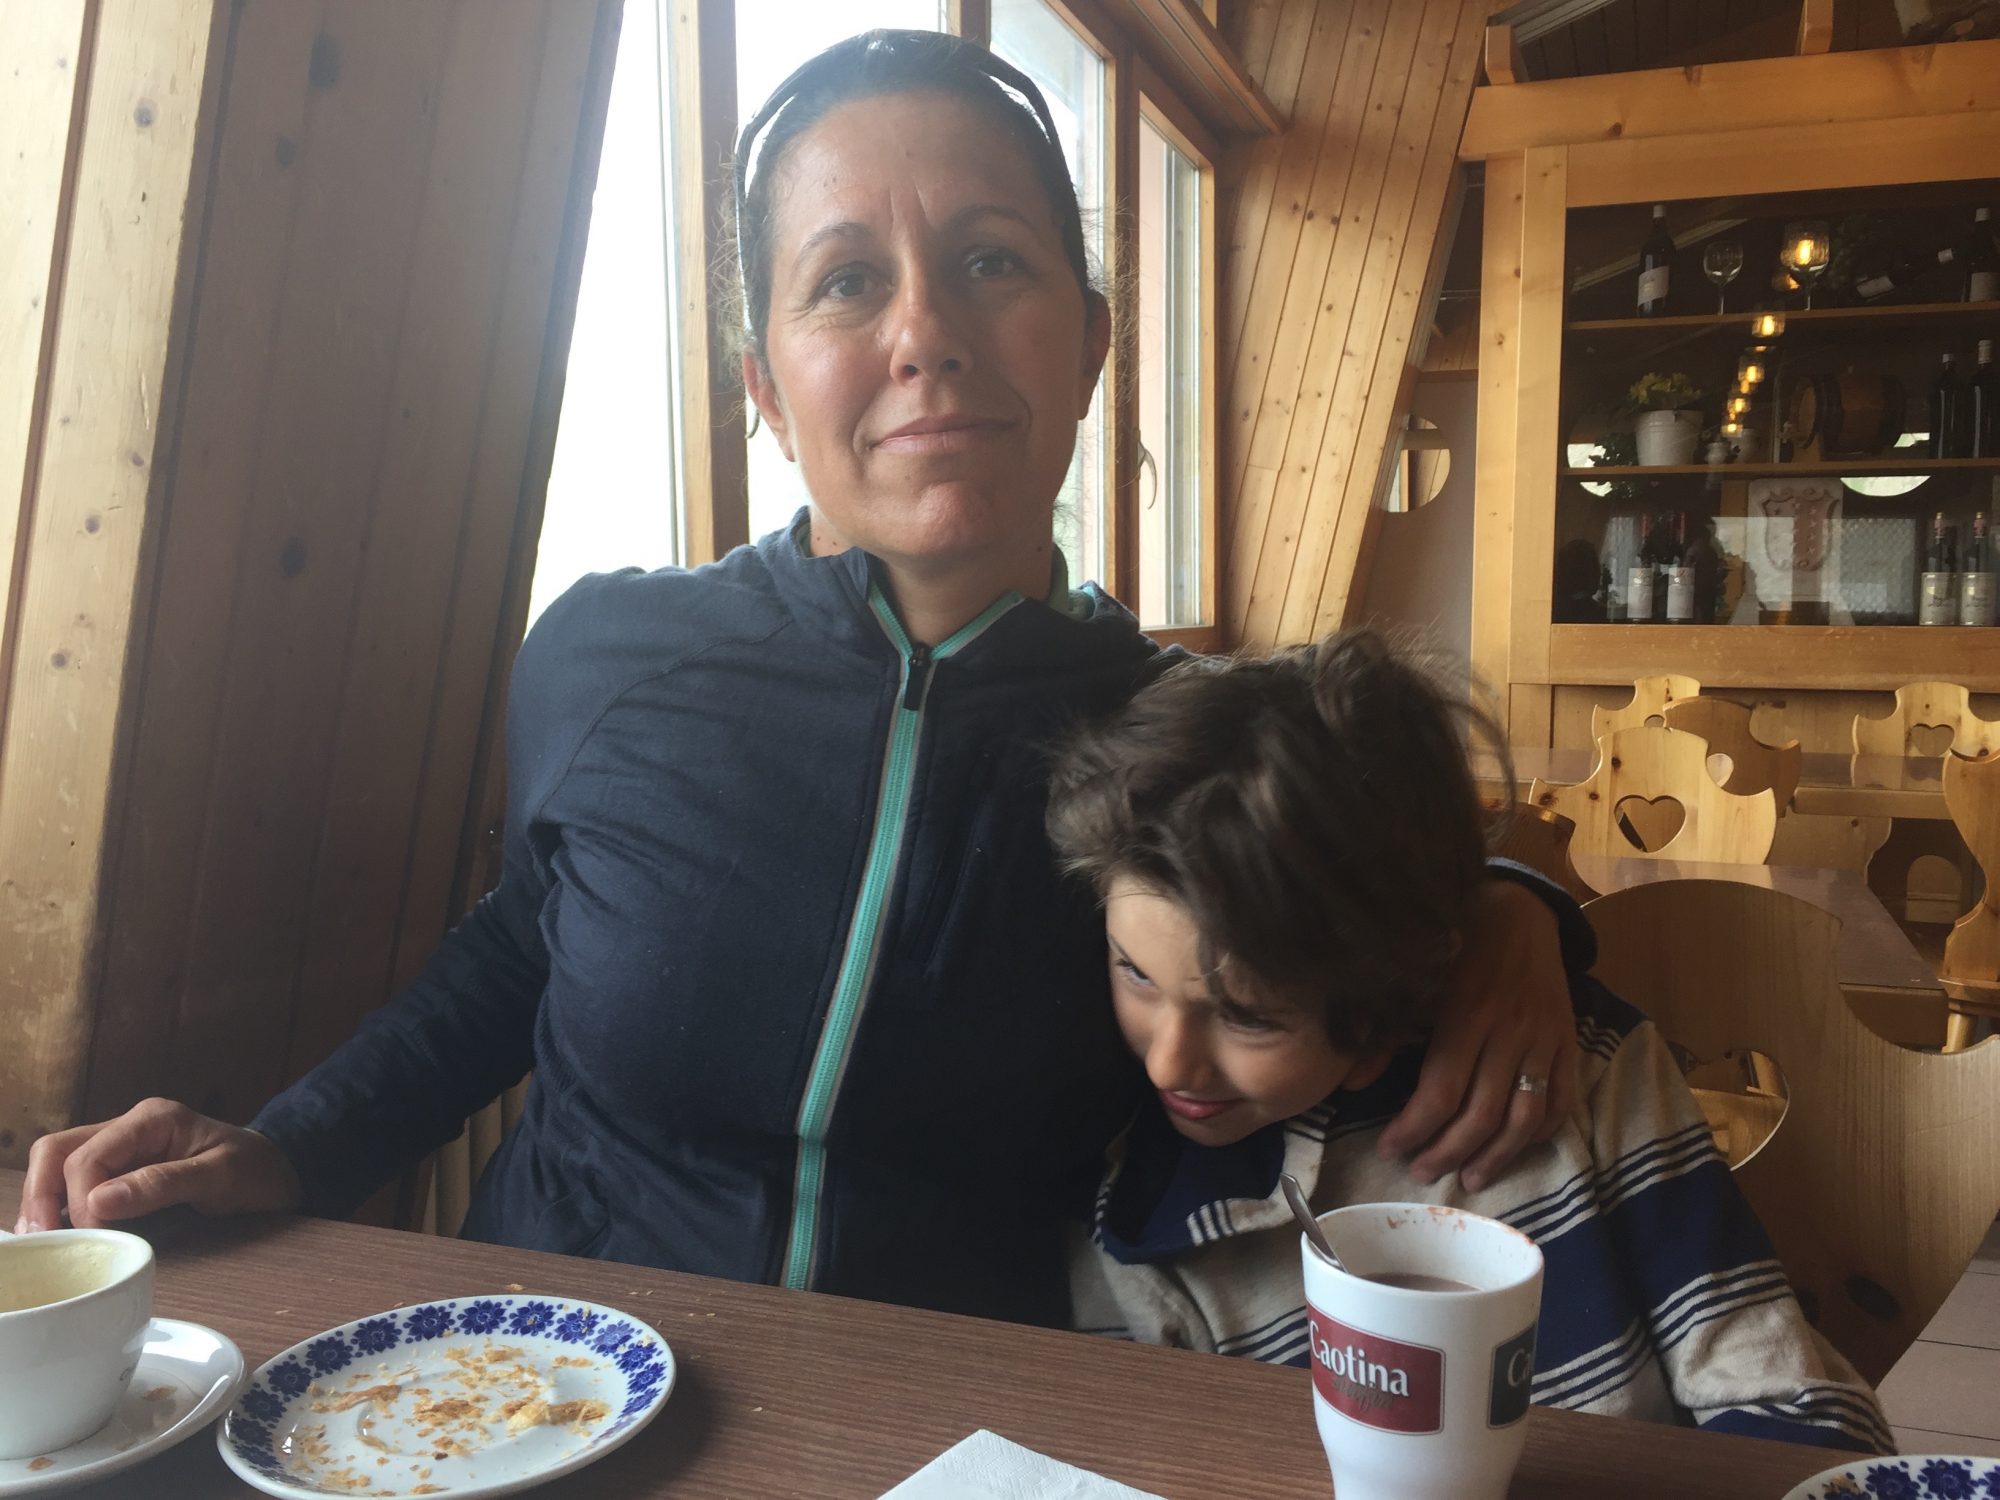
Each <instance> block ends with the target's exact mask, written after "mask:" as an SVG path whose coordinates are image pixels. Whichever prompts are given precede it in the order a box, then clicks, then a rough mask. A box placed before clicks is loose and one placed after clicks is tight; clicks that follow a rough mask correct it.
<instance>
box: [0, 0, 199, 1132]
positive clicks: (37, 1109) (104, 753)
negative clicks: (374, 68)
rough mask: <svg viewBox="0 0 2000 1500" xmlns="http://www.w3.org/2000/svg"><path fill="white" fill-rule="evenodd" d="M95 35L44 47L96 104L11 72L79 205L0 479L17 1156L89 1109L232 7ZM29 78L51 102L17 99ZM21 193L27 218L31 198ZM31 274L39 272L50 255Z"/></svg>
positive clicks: (41, 152)
mask: <svg viewBox="0 0 2000 1500" xmlns="http://www.w3.org/2000/svg"><path fill="white" fill-rule="evenodd" d="M25 8H26V7H25V5H24V4H23V3H22V0H16V3H15V4H13V5H11V6H9V7H8V8H7V10H6V12H5V15H6V21H5V24H4V25H0V38H4V39H8V40H12V39H13V38H15V37H19V36H21V34H22V33H21V31H20V29H19V28H20V27H21V26H22V25H23V24H24V23H25V22H26V20H27V18H26V17H24V16H23V15H21V14H20V13H21V12H22V11H23V10H24V9H25ZM42 19H43V20H44V21H46V22H48V23H50V25H51V27H52V28H53V31H54V32H59V31H60V30H61V29H62V23H63V22H65V21H70V20H74V16H73V15H72V14H65V13H63V8H62V7H60V6H58V7H56V8H55V9H54V10H53V11H52V12H51V14H50V15H49V16H47V17H44V18H42ZM32 29H40V27H39V23H33V27H32ZM75 35H76V36H77V37H78V38H79V45H78V46H77V47H76V48H75V49H73V50H72V49H71V48H70V45H69V43H68V41H67V40H59V41H58V40H56V38H55V36H54V35H53V33H52V32H44V34H43V36H42V38H41V43H40V45H39V46H38V47H36V48H35V49H34V50H35V52H38V53H40V57H41V66H42V67H46V65H47V62H48V56H47V50H46V49H47V47H48V45H50V43H51V42H52V41H53V42H55V45H57V46H59V47H61V48H62V49H63V51H64V52H67V53H68V68H73V69H76V70H78V71H79V72H81V73H83V77H81V78H80V79H79V81H78V83H77V85H76V87H77V89H78V92H79V93H80V94H81V95H82V96H83V103H82V108H81V112H80V119H73V117H72V113H71V111H70V110H69V108H68V107H67V105H66V102H65V101H64V100H63V98H62V85H61V82H60V80H56V81H54V82H53V83H52V84H51V83H50V82H49V80H47V78H46V75H44V77H43V79H42V81H41V82H39V83H37V82H33V81H31V83H30V85H29V87H28V88H27V90H26V91H25V93H24V94H23V95H21V96H16V95H15V94H14V93H13V92H12V91H11V80H10V91H9V93H8V95H7V104H6V106H5V108H4V112H5V113H6V114H7V115H8V129H9V131H10V132H18V136H17V139H18V140H19V142H20V144H19V145H18V146H17V147H16V148H15V149H17V150H19V151H21V152H23V153H24V155H23V157H22V158H21V159H20V165H17V166H16V167H15V168H14V169H13V170H16V171H24V169H25V168H26V163H27V162H28V160H29V158H28V157H27V156H26V154H25V153H27V152H28V150H29V142H30V141H35V142H37V143H38V144H37V145H36V147H35V150H34V157H33V160H34V161H35V163H36V165H35V166H34V167H33V168H32V169H26V170H25V171H24V176H33V177H34V178H36V179H38V180H39V182H40V184H41V190H40V193H39V197H38V200H37V201H36V202H35V203H33V204H30V205H29V212H30V213H31V214H34V213H40V214H44V215H46V214H47V213H49V212H50V211H51V208H52V207H53V208H55V210H56V212H57V213H58V217H59V221H60V222H59V225H58V228H57V231H56V232H54V233H52V234H43V235H36V236H33V239H32V243H31V242H30V240H29V239H27V238H24V240H23V241H22V242H21V244H20V245H18V246H17V247H16V253H21V252H27V253H28V254H30V255H32V254H33V253H34V249H35V246H36V245H42V246H46V247H47V248H46V250H45V251H44V252H43V253H46V254H47V255H48V257H49V259H48V261H47V262H46V263H45V264H44V265H43V266H42V277H43V285H44V286H45V287H46V289H47V294H48V297H49V300H48V302H47V305H46V311H45V314H44V316H45V318H46V322H45V324H44V327H43V329H42V336H41V337H40V338H38V339H34V340H32V341H31V342H30V344H29V345H28V346H27V348H30V349H33V350H35V351H36V358H35V359H34V361H33V363H32V364H28V363H27V361H26V360H24V359H22V358H21V356H22V353H23V351H22V350H17V349H9V350H8V352H7V355H6V356H4V357H5V358H7V359H8V360H10V361H15V362H16V363H12V364H10V369H11V370H12V372H13V374H14V375H15V377H16V378H17V382H18V383H15V384H12V385H10V386H9V387H7V388H5V389H0V404H4V405H5V407H6V408H7V418H6V423H7V428H8V429H9V430H11V431H13V432H14V433H16V434H17V436H16V437H15V439H14V440H13V442H12V444H11V445H10V447H9V449H8V451H9V452H10V453H12V454H14V455H15V456H14V458H13V459H12V464H13V473H14V478H15V479H18V480H19V481H20V483H19V488H18V490H16V491H14V492H12V493H7V494H4V495H0V508H5V509H7V510H10V511H12V512H13V513H14V514H15V515H16V516H17V517H18V531H17V532H16V540H15V543H14V545H13V546H12V547H10V549H9V553H10V555H9V557H8V559H7V561H8V563H9V565H10V568H11V577H12V579H13V580H14V584H13V587H11V588H10V589H9V590H8V595H7V614H6V616H5V624H4V626H0V639H4V642H5V645H6V662H5V666H6V683H5V688H4V691H3V692H0V703H4V717H0V1161H7V1162H18V1161H20V1160H22V1159H24V1157H25V1154H26V1151H27V1147H28V1144H29V1142H30V1141H31V1140H32V1138H33V1137H34V1136H35V1135H36V1134H37V1133H39V1132H40V1131H42V1130H44V1129H46V1128H48V1127H49V1126H50V1125H53V1124H58V1123H61V1122H63V1121H64V1120H66V1119H67V1118H68V1117H69V1116H70V1114H71V1113H72V1111H73V1110H74V1108H75V1104H76V1095H77V1089H78V1083H79V1080H80V1078H81V1075H82V1070H83V1059H84V1055H85V1052H86V1049H87V1047H88V1045H89V1038H90V1028H91V1008H92V1005H91V1003H92V998H93V996H92V985H93V982H94V978H95V973H96V969H97V960H98V951H99V948H98V941H97V939H98V933H99V931H100V915H99V914H100V897H101V888H100V887H101V876H102V871H103V856H104V847H105V840H106V836H107V832H108V830H109V829H110V828H111V827H112V826H113V825H114V823H115V820H116V818H117V816H118V801H119V795H120V791H121V785H120V778H119V777H118V775H117V765H116V757H117V750H118V746H119V741H120V731H121V726H122V722H123V715H124V713H125V711H126V708H127V698H128V695H127V692H126V680H125V663H126V656H127V652H128V649H133V648H135V647H136V646H137V645H138V644H140V643H142V642H143V641H144V638H145V618H144V595H145V590H144V575H145V567H146V561H147V556H146V554H147V550H148V548H149V546H150V542H151V535H150V534H151V533H152V532H153V531H154V530H155V529H156V528H157V526H158V524H159V520H160V517H161V515H162V513H163V511H164V509H165V507H166V505H167V499H168V488H169V484H168V480H169V463H168V460H169V455H170V453H171V446H172V439H173V420H174V413H175V409H176V393H177V390H178V386H179V377H180V370H179V368H178V364H177V361H176V359H175V357H174V349H173V341H172V337H171V330H172V329H173V327H174V326H175V322H176V318H177V315H179V314H181V313H182V312H183V311H184V301H185V293H186V288H187V283H188V281H189V280H190V279H191V278H189V277H188V276H187V275H186V271H187V267H188V264H189V261H190V254H189V252H191V250H192V249H193V247H194V246H195V245H196V244H197V243H198V239H199V229H200V218H201V214H200V206H199V197H200V193H201V190H202V183H203V171H202V166H203V161H204V152H203V146H204V141H203V135H202V129H203V125H202V122H203V120H204V118H205V114H206V112H207V109H208V107H209V106H210V105H211V104H212V102H213V93H214V90H215V87H216V83H217V75H218V71H219V70H218V69H217V68H215V66H214V64H215V63H216V62H217V60H218V59H219V57H220V56H221V54H222V52H223V50H224V47H225V36H226V26H225V25H223V24H222V22H221V18H220V17H219V16H218V15H217V14H216V13H215V12H214V11H213V10H212V9H211V6H210V4H209V3H208V0H99V3H97V4H95V5H91V6H87V7H86V8H85V11H84V14H83V19H82V24H81V27H80V28H79V29H78V30H77V32H76V33H75ZM60 55H61V53H59V54H58V56H60ZM11 56H12V54H10V60H11ZM24 61H25V62H26V63H27V65H28V66H27V68H26V70H25V71H27V72H28V73H30V74H32V73H34V72H37V71H39V69H38V67H37V65H36V61H35V57H34V55H33V54H32V53H31V54H30V55H29V56H28V57H27V58H25V59H24ZM86 69H87V72H86V71H85V70H86ZM58 71H59V72H60V71H67V69H66V68H64V67H62V66H61V65H58ZM17 97H18V98H20V99H21V100H22V101H23V103H24V105H33V106H35V110H36V112H35V113H32V114H31V113H30V112H29V111H28V110H27V109H26V108H25V107H24V108H23V110H22V111H21V112H20V113H18V114H17V113H15V111H14V105H15V103H16V100H17ZM73 125H74V126H75V127H76V128H72V127H73ZM58 142H60V143H61V144H60V145H57V144H56V143H58ZM56 152H60V154H61V155H62V157H63V158H64V165H63V167H62V169H61V178H62V186H61V188H60V193H61V196H62V199H63V201H62V203H61V204H60V205H59V206H57V205H51V203H50V202H49V200H48V197H47V191H46V189H47V185H48V183H49V182H50V180H51V174H52V172H53V171H54V167H53V163H52V162H51V160H50V157H51V155H52V154H54V153H56ZM8 211H9V225H8V233H10V234H11V233H13V232H14V230H15V227H16V221H15V220H14V219H13V218H12V213H13V205H11V204H10V205H8ZM42 222H43V223H44V224H46V223H47V222H48V221H47V220H46V219H44V220H43V221H42ZM10 274H13V273H10ZM18 274H19V276H20V278H21V279H32V278H33V276H34V274H35V267H34V265H33V263H32V261H30V263H29V264H28V265H26V266H24V267H22V268H20V271H19V273H18ZM24 367H25V368H24ZM21 406H26V407H27V416H26V419H25V427H24V426H23V419H22V418H21V416H20V414H19V413H20V407H21ZM24 431H25V433H26V436H25V439H23V438H22V437H20V436H19V434H21V433H23V432H24ZM9 529H10V530H11V529H14V528H11V527H10V528H9Z"/></svg>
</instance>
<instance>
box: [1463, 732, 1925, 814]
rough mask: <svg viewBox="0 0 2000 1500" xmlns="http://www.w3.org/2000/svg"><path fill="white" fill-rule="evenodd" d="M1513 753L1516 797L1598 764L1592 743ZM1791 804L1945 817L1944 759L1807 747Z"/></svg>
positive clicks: (1487, 769)
mask: <svg viewBox="0 0 2000 1500" xmlns="http://www.w3.org/2000/svg"><path fill="white" fill-rule="evenodd" d="M1513 756H1514V778H1515V780H1516V782H1517V783H1518V786H1517V787H1516V791H1515V795H1517V796H1520V797H1525V796H1526V795H1527V790H1528V784H1529V783H1530V782H1532V781H1534V780H1536V779H1537V778H1539V779H1540V780H1542V781H1555V782H1563V783H1567V784H1572V785H1573V784H1575V783H1576V782H1579V781H1584V780H1587V779H1588V778H1589V776H1590V772H1591V768H1592V767H1593V766H1595V765H1596V764H1597V750H1596V747H1595V746H1591V747H1584V748H1579V747H1574V746H1572V747H1567V748H1564V749H1560V750H1550V749H1546V748H1541V747H1537V746H1532V745H1517V746H1515V747H1514V749H1513ZM1477 770H1478V773H1479V774H1480V775H1481V776H1483V777H1487V778H1490V777H1491V776H1492V775H1493V773H1494V772H1495V771H1496V770H1497V767H1495V766H1493V765H1492V764H1491V762H1490V761H1484V760H1482V762H1481V764H1480V765H1479V766H1478V767H1477ZM1792 808H1793V810H1794V811H1796V812H1802V813H1837V814H1840V815H1841V816H1844V817H1890V818H1926V819H1949V818H1950V817H1951V812H1950V810H1949V809H1947V808H1946V807H1945V805H1944V760H1943V758H1942V757H1941V756H1936V755H1928V756H1910V757H1907V758H1905V757H1901V756H1894V755H1840V754H1832V753H1828V752H1825V751H1809V752H1807V753H1806V754H1804V755H1802V756H1801V757H1800V758H1799V789H1798V791H1797V792H1796V793H1794V794H1793V796H1792Z"/></svg>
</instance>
